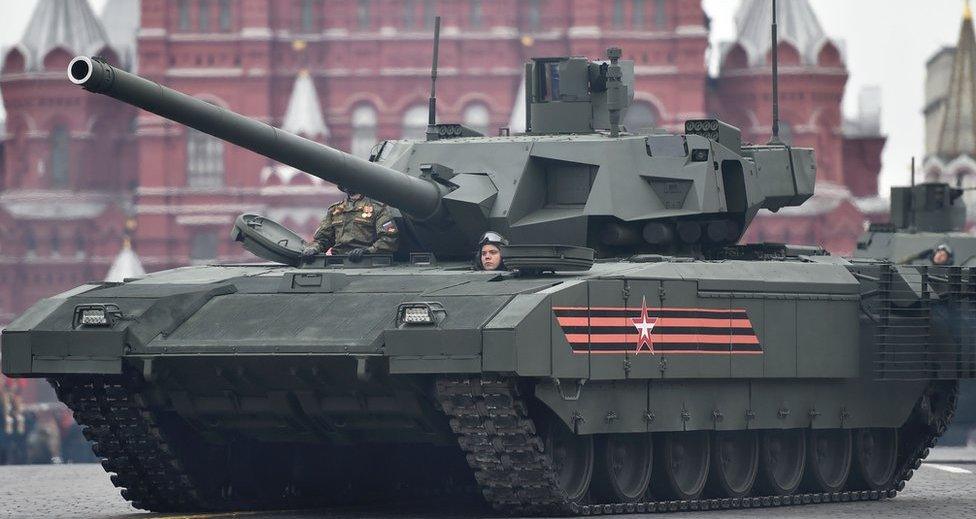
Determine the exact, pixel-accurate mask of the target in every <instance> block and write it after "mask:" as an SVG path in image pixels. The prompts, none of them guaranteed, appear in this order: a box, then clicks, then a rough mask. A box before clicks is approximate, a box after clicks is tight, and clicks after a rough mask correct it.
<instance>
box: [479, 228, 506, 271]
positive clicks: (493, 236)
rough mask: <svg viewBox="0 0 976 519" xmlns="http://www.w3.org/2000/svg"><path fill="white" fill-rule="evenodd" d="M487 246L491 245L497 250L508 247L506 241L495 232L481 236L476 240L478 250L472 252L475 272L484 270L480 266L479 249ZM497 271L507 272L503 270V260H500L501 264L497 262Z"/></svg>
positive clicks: (482, 266)
mask: <svg viewBox="0 0 976 519" xmlns="http://www.w3.org/2000/svg"><path fill="white" fill-rule="evenodd" d="M487 244H492V245H495V246H497V247H498V248H501V247H503V246H505V245H508V239H507V238H505V237H504V236H502V235H501V234H499V233H497V232H495V231H488V232H486V233H484V234H482V235H481V239H479V240H478V248H477V249H476V250H475V251H474V269H475V270H485V267H484V265H482V264H481V248H482V247H484V246H485V245H487ZM497 270H508V269H506V268H505V258H502V260H501V262H499V264H498V269H497Z"/></svg>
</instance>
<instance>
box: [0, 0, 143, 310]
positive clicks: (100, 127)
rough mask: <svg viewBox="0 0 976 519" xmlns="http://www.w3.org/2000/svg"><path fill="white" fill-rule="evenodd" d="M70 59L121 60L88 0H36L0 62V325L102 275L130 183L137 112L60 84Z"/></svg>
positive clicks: (125, 206) (117, 237)
mask: <svg viewBox="0 0 976 519" xmlns="http://www.w3.org/2000/svg"><path fill="white" fill-rule="evenodd" d="M75 54H89V55H100V56H103V57H105V58H106V59H109V60H111V61H114V62H117V61H118V53H117V52H116V49H115V48H114V47H113V46H112V45H111V43H110V42H109V39H108V36H107V34H106V32H105V29H104V27H103V26H102V23H101V22H100V21H99V19H98V18H97V17H96V16H95V14H94V13H93V12H92V10H91V7H90V6H89V4H88V1H87V0H40V1H39V2H38V3H37V5H36V7H35V8H34V11H33V13H32V15H31V18H30V21H29V23H28V25H27V27H26V29H25V31H24V35H23V37H22V38H21V39H20V41H18V42H17V43H16V44H15V45H14V46H13V47H11V48H9V49H8V50H7V51H6V52H5V53H4V54H3V55H2V56H0V88H2V89H3V99H4V107H5V109H6V112H7V121H6V124H7V131H8V132H9V135H10V138H9V139H7V140H6V141H5V142H4V167H3V168H0V169H2V170H3V171H4V179H3V181H2V182H0V184H2V185H3V187H4V190H3V192H2V194H0V243H2V245H0V322H4V321H6V320H8V319H9V317H11V316H12V315H14V314H17V313H20V312H22V311H23V310H25V309H26V308H27V307H28V306H29V305H30V304H32V303H33V302H34V301H36V300H37V299H39V298H41V297H45V296H49V295H51V294H53V293H57V292H60V291H62V290H66V289H67V288H70V287H73V286H77V285H79V284H81V283H84V282H85V281H89V280H92V279H101V278H102V277H104V275H105V273H106V271H107V270H108V267H109V263H110V262H111V260H112V258H113V257H114V256H115V254H116V252H117V251H118V244H119V243H120V242H121V237H122V222H124V219H125V213H126V212H127V210H128V208H129V206H130V202H131V197H130V196H129V192H130V191H129V190H130V189H131V188H132V185H133V183H134V179H135V176H134V168H133V165H134V155H133V154H132V153H131V149H132V142H133V141H132V137H131V136H130V132H129V128H130V126H131V122H132V119H133V117H134V110H131V109H129V108H127V107H120V106H119V105H118V104H117V103H112V102H111V100H110V99H100V98H99V97H104V96H92V95H89V94H88V93H86V92H83V91H82V90H80V89H78V88H76V87H74V86H73V85H71V84H69V83H68V82H67V81H66V80H65V70H66V69H67V65H68V62H69V60H70V59H71V58H72V57H73V56H74V55H75Z"/></svg>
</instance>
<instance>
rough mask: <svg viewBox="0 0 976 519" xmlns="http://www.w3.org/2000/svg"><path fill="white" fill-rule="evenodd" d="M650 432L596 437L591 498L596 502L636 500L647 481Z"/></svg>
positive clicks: (649, 462)
mask: <svg viewBox="0 0 976 519" xmlns="http://www.w3.org/2000/svg"><path fill="white" fill-rule="evenodd" d="M653 457H654V456H653V442H652V441H651V435H650V434H641V433H638V434H607V435H602V436H600V437H598V438H597V440H596V469H595V473H594V479H593V499H594V500H595V501H596V502H598V503H618V502H624V503H636V502H638V501H641V500H643V498H644V494H645V493H646V492H647V486H648V483H649V482H650V481H651V463H652V460H653Z"/></svg>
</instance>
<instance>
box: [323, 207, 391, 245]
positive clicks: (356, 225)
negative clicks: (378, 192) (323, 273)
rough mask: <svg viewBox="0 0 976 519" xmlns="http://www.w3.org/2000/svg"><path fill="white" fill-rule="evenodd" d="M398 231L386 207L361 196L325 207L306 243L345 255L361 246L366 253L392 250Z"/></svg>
mask: <svg viewBox="0 0 976 519" xmlns="http://www.w3.org/2000/svg"><path fill="white" fill-rule="evenodd" d="M398 240H399V232H398V229H397V227H396V223H395V222H394V221H393V215H392V214H390V208H389V207H387V206H386V205H384V204H381V203H379V202H377V201H375V200H370V199H369V198H366V197H362V198H360V199H359V200H355V201H354V200H344V201H342V202H338V203H336V204H333V205H332V206H331V207H329V210H328V211H327V212H326V213H325V218H322V222H321V223H319V227H318V229H316V230H315V235H314V236H313V238H312V242H311V243H309V246H311V247H315V248H316V249H318V251H319V252H324V251H327V250H329V248H330V247H331V248H332V252H333V253H334V254H348V253H349V252H351V251H352V250H353V249H358V248H364V249H366V254H377V253H385V252H395V251H396V250H397V242H398Z"/></svg>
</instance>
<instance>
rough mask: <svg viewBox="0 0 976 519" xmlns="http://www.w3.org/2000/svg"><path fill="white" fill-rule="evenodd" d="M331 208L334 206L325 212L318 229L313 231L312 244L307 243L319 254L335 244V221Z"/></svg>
mask: <svg viewBox="0 0 976 519" xmlns="http://www.w3.org/2000/svg"><path fill="white" fill-rule="evenodd" d="M333 208H334V206H333V207H330V208H329V210H328V211H326V213H325V216H324V217H323V218H322V221H321V222H319V227H318V229H315V234H314V235H312V242H311V243H309V245H310V246H312V247H315V248H316V249H318V250H319V252H324V251H327V250H329V247H332V246H333V245H334V244H335V221H334V219H333V218H332V212H333Z"/></svg>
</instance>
